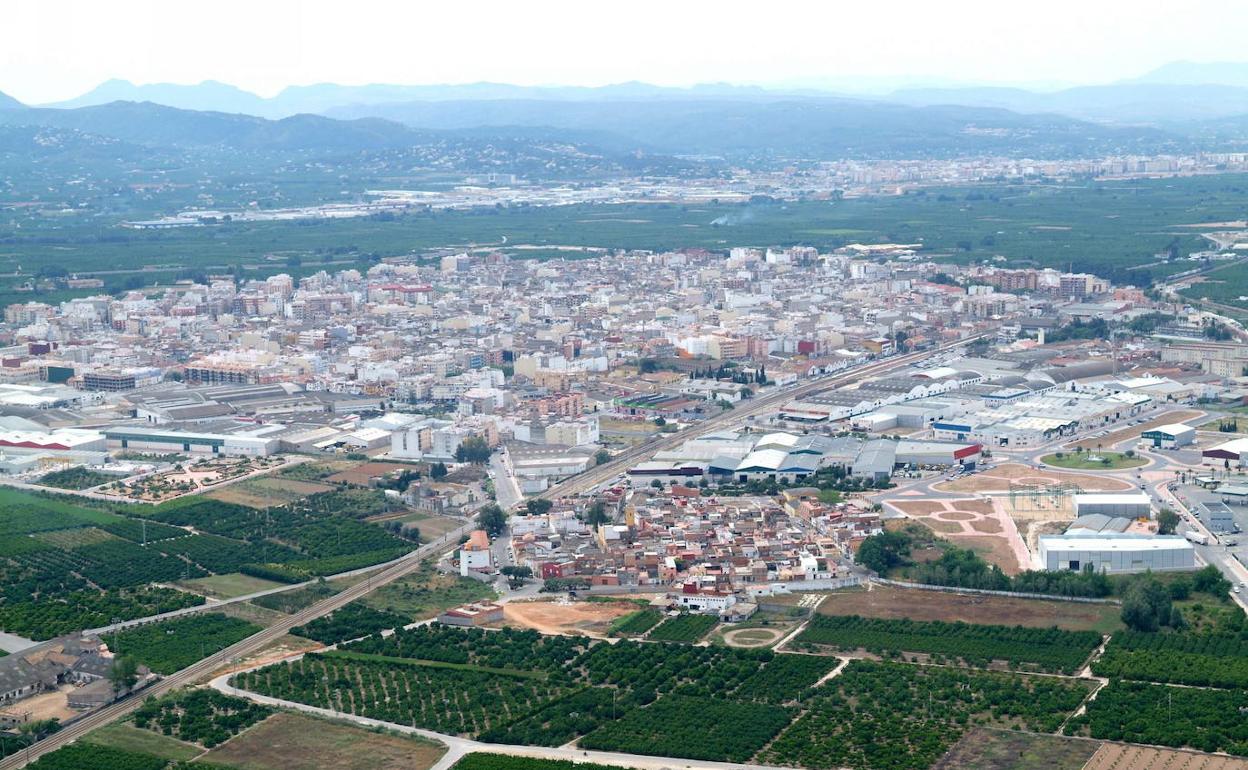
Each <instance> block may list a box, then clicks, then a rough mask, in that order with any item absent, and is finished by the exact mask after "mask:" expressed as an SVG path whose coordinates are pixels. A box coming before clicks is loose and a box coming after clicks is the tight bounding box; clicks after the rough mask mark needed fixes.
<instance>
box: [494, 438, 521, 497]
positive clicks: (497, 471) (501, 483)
mask: <svg viewBox="0 0 1248 770" xmlns="http://www.w3.org/2000/svg"><path fill="white" fill-rule="evenodd" d="M490 478H491V479H493V480H494V497H495V501H496V502H497V503H498V505H499V507H500V508H502V509H503V510H504V511H510V510H511V509H512V508H515V507H516V506H517V505H519V504H520V502H521V500H523V499H524V495H523V494H521V493H520V487H519V485H518V484H517V483H516V477H515V476H514V475H513V474H512V472H511V457H510V456H509V455H508V454H507V448H506V447H503V449H502V450H501V451H498V452H495V453H494V454H492V455H490Z"/></svg>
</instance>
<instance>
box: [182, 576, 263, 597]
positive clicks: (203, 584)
mask: <svg viewBox="0 0 1248 770" xmlns="http://www.w3.org/2000/svg"><path fill="white" fill-rule="evenodd" d="M179 585H181V586H182V587H184V588H186V589H188V590H190V591H194V592H195V593H200V594H203V595H204V596H210V597H212V598H214V599H233V598H234V597H235V596H244V595H246V594H252V593H256V592H257V591H267V590H268V589H270V588H280V587H281V586H283V585H286V584H285V583H278V582H276V581H274V580H265V579H264V578H258V577H252V576H251V575H244V574H242V573H241V572H231V573H226V574H224V575H213V576H212V577H205V578H195V579H194V580H185V581H182V582H181V583H180V584H179Z"/></svg>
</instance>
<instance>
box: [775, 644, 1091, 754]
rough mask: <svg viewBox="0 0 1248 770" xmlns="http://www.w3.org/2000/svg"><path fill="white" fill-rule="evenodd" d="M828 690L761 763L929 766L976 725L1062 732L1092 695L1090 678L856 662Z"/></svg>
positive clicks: (832, 682) (810, 705) (785, 733)
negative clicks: (1060, 729) (1076, 678)
mask: <svg viewBox="0 0 1248 770" xmlns="http://www.w3.org/2000/svg"><path fill="white" fill-rule="evenodd" d="M824 689H825V690H826V692H824V693H823V694H822V695H820V696H819V698H818V699H817V700H812V701H811V702H810V703H809V704H808V710H807V711H806V712H805V714H804V715H803V716H801V717H799V718H798V719H797V721H795V722H794V723H793V725H792V726H790V727H789V728H788V729H787V730H785V731H784V733H782V734H781V735H780V737H779V738H777V739H776V740H775V741H774V742H773V743H772V744H771V745H770V746H769V747H768V748H767V750H766V751H764V752H763V753H762V755H761V756H760V757H759V761H760V762H761V763H763V764H770V765H792V766H798V767H805V768H810V769H811V770H833V768H840V767H847V766H848V767H853V768H856V770H926V769H927V768H929V767H930V766H931V765H932V763H933V762H935V761H936V759H937V758H939V757H940V756H941V755H942V754H944V753H945V751H947V750H948V749H949V747H951V746H952V745H953V744H954V743H956V742H957V741H958V739H959V738H960V737H961V736H962V734H963V733H964V732H965V731H966V729H967V728H968V727H969V726H970V725H972V724H981V725H985V726H996V727H1009V728H1017V729H1023V730H1029V731H1035V732H1053V731H1055V730H1057V728H1058V727H1060V726H1061V724H1062V721H1063V720H1064V719H1065V718H1066V716H1067V715H1068V714H1070V713H1071V712H1073V711H1074V710H1075V709H1076V708H1077V707H1078V706H1079V704H1080V702H1082V701H1083V699H1084V697H1085V696H1086V695H1087V694H1088V683H1087V682H1083V681H1078V680H1066V679H1058V678H1055V677H1043V676H1023V675H1015V674H1000V673H989V672H984V671H967V670H961V669H953V668H943V667H931V666H914V665H908V664H900V663H876V662H871V661H863V660H855V661H851V662H850V663H849V664H848V665H847V666H846V668H845V670H844V671H843V672H842V673H841V674H840V675H838V676H837V677H836V678H834V679H832V680H831V681H830V682H829V683H828V684H827V685H826V686H825V688H824Z"/></svg>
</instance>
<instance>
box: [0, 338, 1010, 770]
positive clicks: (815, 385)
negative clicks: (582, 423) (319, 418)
mask: <svg viewBox="0 0 1248 770" xmlns="http://www.w3.org/2000/svg"><path fill="white" fill-rule="evenodd" d="M988 334H995V331H992V332H984V333H981V334H978V335H975V336H971V337H967V338H966V339H962V340H957V341H955V342H950V343H946V344H944V345H941V346H939V347H936V348H933V349H929V350H924V351H919V352H916V353H906V354H903V355H894V356H890V357H888V358H884V359H881V360H878V361H872V362H870V363H867V364H864V365H862V366H857V367H853V368H851V369H848V370H846V371H844V372H843V373H841V374H838V375H835V376H831V377H828V376H825V377H822V378H817V379H814V380H811V381H809V382H804V383H801V384H799V385H794V386H791V387H786V388H777V389H775V390H773V391H772V392H770V393H765V394H763V395H760V396H759V397H758V398H755V399H752V400H749V401H746V402H742V403H740V404H738V405H737V407H736V408H735V409H732V410H728V411H725V412H723V413H722V414H719V415H716V416H715V417H711V418H709V419H707V420H705V421H703V422H701V423H699V424H698V425H697V426H695V427H692V428H688V429H686V430H683V431H680V432H677V433H673V434H663V435H661V436H659V437H657V438H655V439H652V440H650V441H647V442H645V443H643V444H640V445H638V446H636V447H634V448H632V449H630V450H628V451H626V452H624V453H622V454H619V455H616V456H615V457H613V458H612V459H611V460H608V461H607V462H605V463H603V464H601V465H598V466H595V467H594V468H591V469H590V470H588V471H586V472H585V473H581V474H579V475H577V476H573V477H572V478H570V479H567V480H566V481H563V482H560V483H558V484H555V485H553V486H551V488H550V489H548V490H546V491H545V492H544V493H542V495H541V496H542V497H545V498H548V499H555V498H559V497H567V496H570V495H576V494H581V493H583V492H585V491H588V490H590V489H593V488H594V487H596V486H598V485H599V484H602V483H604V482H607V481H610V480H611V479H613V478H615V477H616V476H618V475H619V474H621V473H623V472H625V471H627V470H628V468H629V467H631V466H632V465H633V464H634V463H636V462H638V461H639V460H641V459H643V458H645V457H647V456H649V455H651V454H653V453H655V452H658V451H662V450H665V449H671V448H673V447H676V446H678V445H679V444H681V443H683V442H685V441H688V440H689V439H691V438H697V437H698V436H703V435H706V434H708V433H713V432H715V431H717V430H722V429H724V428H726V427H730V426H733V425H736V424H738V423H741V422H744V421H746V420H747V419H749V418H750V417H754V416H757V415H760V414H764V413H767V412H769V411H771V410H773V409H775V408H777V407H779V406H781V405H782V404H784V403H786V402H788V401H790V400H792V399H795V398H802V397H805V396H809V395H812V394H814V393H818V392H821V391H825V390H830V389H833V388H839V387H845V386H847V385H852V384H855V383H858V382H861V381H863V380H865V379H870V378H873V377H879V376H881V375H885V374H889V373H891V372H894V371H896V370H898V369H902V368H905V367H907V366H911V365H913V364H916V363H918V362H920V361H922V360H924V359H926V358H930V357H931V356H933V355H937V354H939V353H941V352H945V351H949V350H953V349H956V348H959V347H962V346H964V345H969V344H970V343H972V342H974V341H975V340H978V339H980V338H982V337H985V336H987V335H988ZM473 526H474V525H473V524H472V523H469V524H465V525H464V526H462V527H460V528H459V529H456V530H454V531H452V532H448V533H446V534H445V535H443V536H442V537H440V538H439V539H438V540H436V541H433V542H430V543H426V544H425V545H422V546H420V547H419V548H417V549H416V550H414V551H412V552H411V553H410V554H408V555H407V556H405V557H403V558H402V559H400V560H398V561H396V562H394V563H392V564H390V565H388V566H386V567H384V568H383V569H381V570H380V571H378V572H376V573H375V574H373V575H372V576H371V577H369V578H367V579H365V580H363V581H361V582H359V583H356V584H355V585H353V586H351V587H349V588H346V589H344V590H342V591H340V592H339V593H337V594H335V595H333V596H331V597H329V598H327V599H324V600H322V601H320V602H317V603H316V604H313V605H311V606H310V607H307V608H306V609H303V610H300V611H299V612H296V613H295V614H293V615H290V616H289V617H286V618H283V619H281V620H279V621H277V622H276V623H274V624H273V625H271V626H269V627H267V628H265V629H263V630H261V631H258V632H257V633H255V634H253V635H251V636H249V637H247V638H246V639H243V640H242V641H240V642H237V643H235V644H233V645H231V646H229V647H226V648H225V649H222V650H220V651H218V652H215V653H213V654H211V655H209V656H208V657H206V658H204V659H203V660H200V661H199V662H197V663H195V664H193V665H191V666H188V667H187V668H184V669H182V670H181V671H178V672H177V673H175V674H171V675H169V676H167V677H165V678H163V679H161V680H160V681H158V682H156V683H155V684H152V685H150V686H149V687H147V688H146V689H144V690H142V691H141V692H140V693H138V694H137V695H133V696H130V697H128V698H125V699H123V700H120V701H118V702H116V703H113V704H111V705H109V706H105V707H104V708H101V709H99V710H97V711H93V712H90V713H88V714H87V715H85V716H83V717H82V718H81V719H79V720H78V721H76V722H73V723H71V724H69V725H67V726H66V727H65V728H63V729H62V730H61V731H60V732H57V733H53V734H52V735H49V736H48V737H46V738H44V739H43V740H41V741H39V742H37V743H35V744H34V745H32V746H30V747H29V748H27V749H25V750H23V751H21V752H19V753H17V754H13V755H12V756H9V757H6V758H5V759H3V760H0V770H15V768H20V767H25V766H26V764H27V763H29V762H33V761H34V760H36V759H38V758H39V757H41V756H43V755H44V754H48V753H50V752H52V751H55V750H57V749H59V748H61V747H62V746H66V745H68V744H69V743H71V742H73V741H75V740H77V739H78V738H81V737H82V736H84V735H86V734H87V733H89V732H90V731H92V730H95V729H97V728H100V727H103V726H104V725H107V724H109V723H111V722H114V721H116V720H118V719H121V718H123V717H125V716H126V715H128V714H130V713H131V712H133V711H134V710H135V709H137V708H139V706H141V705H142V703H143V701H144V700H145V699H146V698H147V697H149V696H155V697H160V696H162V695H164V694H166V693H169V692H172V691H173V690H176V689H178V688H180V687H184V686H187V685H190V684H193V683H194V682H197V681H199V680H200V679H203V678H204V677H206V676H207V675H209V674H211V673H213V672H214V671H216V670H218V669H220V668H222V667H223V666H227V665H228V664H230V663H231V662H232V661H234V660H237V659H239V658H243V657H245V656H247V655H250V654H253V653H255V652H256V651H258V650H260V649H262V648H264V647H265V646H266V645H269V644H271V643H273V642H274V641H276V640H277V639H278V638H280V637H281V636H282V635H283V634H286V633H287V632H289V631H290V630H291V629H292V628H294V627H295V626H300V625H303V624H305V623H308V622H310V621H312V620H315V619H316V618H319V617H322V616H324V615H327V614H329V613H331V612H333V611H334V610H336V609H338V608H339V607H342V606H343V605H346V604H348V603H350V602H353V601H355V600H356V599H359V598H360V597H362V596H365V595H366V594H368V593H370V592H371V591H373V590H374V589H376V588H379V587H381V586H384V585H386V584H388V583H392V582H394V581H395V580H398V579H399V578H401V577H403V576H404V575H406V574H408V573H409V572H412V571H413V570H415V569H417V568H418V567H419V566H420V564H421V562H423V561H424V560H425V559H426V558H428V557H430V556H433V555H435V554H439V553H442V552H445V551H446V550H449V549H450V548H453V547H454V546H455V544H456V543H458V540H459V537H460V536H461V535H464V534H466V533H467V532H468V531H469V530H470V529H472V527H473Z"/></svg>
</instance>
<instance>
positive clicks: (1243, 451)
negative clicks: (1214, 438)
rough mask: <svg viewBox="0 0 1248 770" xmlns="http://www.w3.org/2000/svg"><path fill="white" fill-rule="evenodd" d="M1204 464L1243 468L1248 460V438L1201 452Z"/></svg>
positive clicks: (1228, 442)
mask: <svg viewBox="0 0 1248 770" xmlns="http://www.w3.org/2000/svg"><path fill="white" fill-rule="evenodd" d="M1201 458H1202V462H1207V463H1211V464H1214V465H1229V466H1232V467H1242V466H1243V465H1244V461H1245V460H1246V459H1248V438H1237V439H1235V440H1234V441H1227V442H1226V443H1223V444H1218V445H1217V446H1215V447H1213V448H1211V449H1206V450H1205V451H1204V452H1201Z"/></svg>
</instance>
